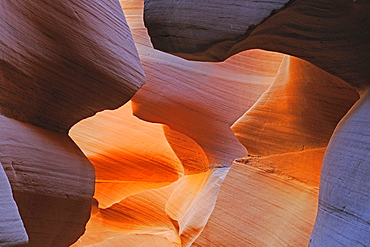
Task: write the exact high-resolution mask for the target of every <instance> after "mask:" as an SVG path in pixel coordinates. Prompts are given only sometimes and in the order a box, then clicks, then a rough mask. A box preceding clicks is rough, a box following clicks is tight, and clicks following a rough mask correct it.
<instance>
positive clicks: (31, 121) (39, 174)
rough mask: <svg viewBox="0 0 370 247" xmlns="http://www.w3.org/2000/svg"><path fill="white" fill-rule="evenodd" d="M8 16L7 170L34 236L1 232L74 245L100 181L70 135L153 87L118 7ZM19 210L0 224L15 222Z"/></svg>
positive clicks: (51, 8) (22, 7) (40, 5)
mask: <svg viewBox="0 0 370 247" xmlns="http://www.w3.org/2000/svg"><path fill="white" fill-rule="evenodd" d="M0 14H1V21H0V32H1V36H0V51H1V52H0V75H1V77H0V91H1V93H0V126H1V128H0V129H1V130H0V131H1V135H0V162H1V164H2V167H3V168H4V171H5V173H6V177H7V179H6V180H4V183H6V181H7V180H9V182H10V185H11V188H12V194H13V197H14V200H15V202H16V204H17V207H18V210H19V214H20V216H21V219H22V222H23V224H24V227H25V230H26V233H27V235H25V234H26V233H25V231H24V229H22V225H21V224H19V223H20V222H18V223H16V222H15V223H14V224H18V225H17V226H15V227H16V228H14V229H13V230H14V234H16V233H19V236H18V239H14V238H13V237H14V236H13V234H11V233H10V232H8V234H6V235H3V233H4V234H5V233H6V232H3V231H1V234H0V245H2V246H4V245H5V246H15V245H16V244H21V243H24V242H25V241H27V236H28V239H29V242H28V245H27V246H37V247H39V246H69V245H70V244H72V243H73V242H75V241H76V240H77V239H78V238H79V237H80V236H81V235H82V234H83V232H84V230H85V224H86V222H87V221H88V219H89V216H90V211H91V202H92V195H93V192H94V182H95V181H94V180H95V179H94V178H95V175H94V168H93V166H92V165H91V163H90V162H89V160H88V159H87V158H86V157H85V156H84V154H83V153H82V152H81V150H80V149H79V148H78V147H77V146H76V145H75V144H74V142H73V141H72V140H71V139H70V138H69V137H68V135H67V133H68V131H69V129H70V127H71V126H72V125H74V124H75V123H76V122H78V121H80V120H82V119H84V118H86V117H89V116H92V115H94V114H95V113H96V112H98V111H102V110H104V109H115V108H118V107H119V106H121V105H123V104H124V103H125V102H127V101H128V100H129V99H130V98H131V97H132V96H133V94H134V93H135V92H136V91H137V90H138V89H139V88H140V87H141V85H142V84H143V83H144V81H145V78H144V75H143V71H142V68H141V63H140V61H139V58H138V54H137V50H136V47H135V45H134V42H133V39H132V36H131V33H130V30H129V28H128V26H127V24H126V21H125V18H124V15H123V12H122V10H121V8H120V6H119V4H118V3H117V2H116V1H104V3H103V2H101V1H53V2H50V1H44V0H41V1H28V0H26V1H8V0H5V1H2V2H1V3H0ZM2 186H3V184H2ZM1 197H2V198H3V197H6V198H8V199H9V200H10V194H9V191H7V190H4V191H3V190H1ZM12 202H13V201H12V200H11V201H9V202H6V203H7V204H6V206H7V209H8V210H11V211H10V212H9V214H8V213H6V212H4V214H3V212H2V213H1V216H0V218H1V220H0V222H2V223H1V224H3V220H9V219H8V218H6V217H7V216H8V215H10V213H12V215H13V219H14V220H16V219H17V214H16V207H15V206H14V205H13V204H12ZM18 219H19V218H18ZM10 226H11V225H9V227H10ZM16 231H18V232H16Z"/></svg>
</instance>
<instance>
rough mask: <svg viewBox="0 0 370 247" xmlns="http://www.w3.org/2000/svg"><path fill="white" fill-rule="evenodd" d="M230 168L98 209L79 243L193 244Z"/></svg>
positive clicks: (181, 181)
mask: <svg viewBox="0 0 370 247" xmlns="http://www.w3.org/2000/svg"><path fill="white" fill-rule="evenodd" d="M228 170H229V168H215V169H211V170H209V171H207V172H203V173H198V174H194V175H186V176H184V177H182V178H181V179H179V180H178V181H176V182H174V183H172V184H171V185H169V186H165V187H162V188H159V189H152V190H146V191H143V192H141V193H138V194H135V195H132V196H129V197H127V198H125V199H123V200H122V201H120V202H118V203H116V204H113V205H112V206H110V207H108V208H105V209H98V211H97V212H96V213H95V214H94V215H93V216H92V218H91V220H90V221H89V223H88V224H87V231H86V234H85V235H84V236H83V237H82V238H81V239H80V240H79V241H77V242H76V243H75V244H74V245H73V247H78V246H90V245H94V246H112V247H114V246H117V247H118V246H129V244H131V246H148V244H150V243H151V244H161V245H154V246H171V247H173V246H190V245H191V243H192V242H193V241H194V240H195V238H196V237H197V236H198V235H199V233H200V231H201V230H202V229H203V227H204V224H205V223H206V221H207V220H208V218H209V215H210V214H211V212H212V210H213V207H214V204H215V200H216V197H217V193H218V189H219V187H220V185H221V182H222V180H223V179H224V177H225V175H226V173H227V172H228Z"/></svg>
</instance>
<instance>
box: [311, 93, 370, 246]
mask: <svg viewBox="0 0 370 247" xmlns="http://www.w3.org/2000/svg"><path fill="white" fill-rule="evenodd" d="M369 123H370V92H369V91H368V92H367V94H365V95H364V96H363V98H362V99H361V100H360V101H359V102H357V103H356V105H354V106H353V108H352V109H351V111H350V112H349V113H348V114H347V115H346V117H345V118H344V119H343V120H342V121H341V122H340V123H339V125H338V127H337V128H336V130H335V133H334V135H333V137H332V139H331V140H330V143H329V145H328V148H327V152H326V153H325V157H324V161H323V168H322V174H321V184H320V196H319V209H318V214H317V219H316V224H315V227H314V229H313V232H312V236H311V242H310V246H337V245H342V246H368V245H369V244H370V234H369V233H370V193H369V192H370V185H369V177H370V148H369V147H370V130H369Z"/></svg>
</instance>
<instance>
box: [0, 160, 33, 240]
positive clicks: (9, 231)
mask: <svg viewBox="0 0 370 247" xmlns="http://www.w3.org/2000/svg"><path fill="white" fill-rule="evenodd" d="M0 209H1V211H0V212H1V218H0V246H22V245H24V246H26V245H27V243H28V236H27V233H26V230H25V229H24V225H23V222H22V219H21V217H20V215H19V212H18V207H17V204H16V203H15V201H14V199H13V192H12V188H11V187H10V183H9V180H8V177H7V176H6V174H5V172H4V169H3V166H2V165H1V164H0Z"/></svg>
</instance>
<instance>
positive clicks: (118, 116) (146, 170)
mask: <svg viewBox="0 0 370 247" xmlns="http://www.w3.org/2000/svg"><path fill="white" fill-rule="evenodd" d="M70 135H71V137H72V138H73V139H74V140H75V141H76V143H77V144H78V145H79V146H80V147H81V149H82V150H83V151H84V153H85V155H86V156H87V157H88V158H89V160H90V161H91V162H92V164H93V165H94V167H95V172H96V191H95V198H96V199H97V200H98V202H99V208H108V207H110V206H112V205H113V204H114V203H118V202H120V201H122V200H123V199H125V198H126V197H128V196H131V195H134V194H137V193H140V192H141V191H143V190H148V189H154V188H159V187H163V186H166V185H169V184H170V183H173V182H174V181H176V180H178V179H179V178H180V177H181V176H183V174H184V171H183V166H182V164H181V162H180V161H179V159H178V158H177V156H176V155H175V154H174V152H173V151H172V149H171V147H170V145H169V144H168V142H167V140H166V137H165V135H164V133H163V128H162V125H159V124H152V123H148V122H144V121H142V120H139V119H137V118H136V117H134V116H133V115H132V110H131V103H130V102H129V103H127V104H126V105H124V106H123V107H121V108H119V109H117V110H115V111H104V112H100V113H98V114H97V115H96V116H94V117H92V118H89V119H85V120H83V121H81V122H80V123H78V124H77V125H75V126H74V127H73V128H72V129H71V131H70Z"/></svg>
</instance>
